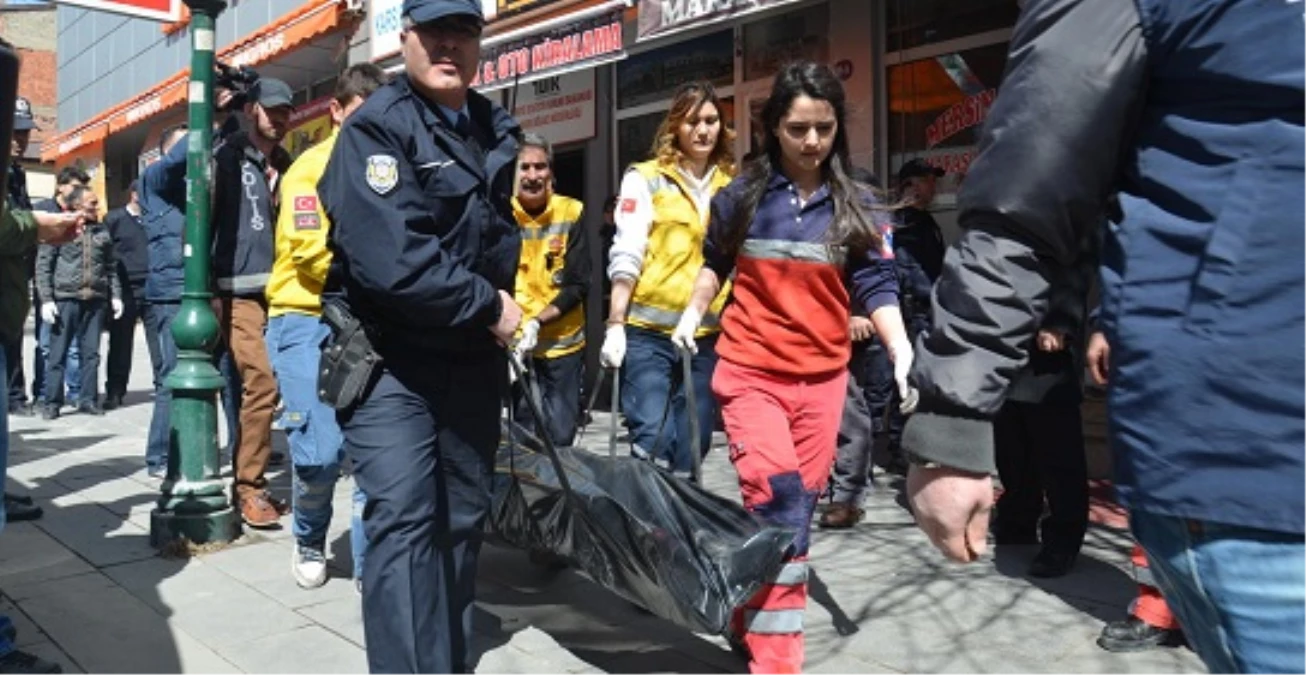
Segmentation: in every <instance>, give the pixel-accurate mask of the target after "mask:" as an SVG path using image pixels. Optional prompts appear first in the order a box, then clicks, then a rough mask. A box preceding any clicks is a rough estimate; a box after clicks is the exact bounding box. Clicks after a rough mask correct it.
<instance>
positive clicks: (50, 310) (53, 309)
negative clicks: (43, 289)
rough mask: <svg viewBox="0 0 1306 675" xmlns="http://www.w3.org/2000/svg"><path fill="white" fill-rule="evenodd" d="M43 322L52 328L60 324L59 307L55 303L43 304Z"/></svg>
mask: <svg viewBox="0 0 1306 675" xmlns="http://www.w3.org/2000/svg"><path fill="white" fill-rule="evenodd" d="M41 320H42V321H44V322H46V323H48V324H50V325H51V326H53V325H54V324H56V323H59V306H58V305H56V304H54V303H53V302H43V303H41Z"/></svg>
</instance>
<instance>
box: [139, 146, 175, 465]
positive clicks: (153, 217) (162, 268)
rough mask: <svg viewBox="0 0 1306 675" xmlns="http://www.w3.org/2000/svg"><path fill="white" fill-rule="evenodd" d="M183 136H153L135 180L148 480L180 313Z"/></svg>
mask: <svg viewBox="0 0 1306 675" xmlns="http://www.w3.org/2000/svg"><path fill="white" fill-rule="evenodd" d="M185 137H186V127H185V126H175V127H171V128H168V129H165V130H164V131H163V134H162V135H161V136H160V137H159V155H160V157H159V160H158V161H157V162H154V163H153V164H150V165H149V166H147V167H145V170H144V171H142V172H141V177H140V180H139V182H138V187H139V188H140V205H141V228H142V229H143V230H145V240H146V248H147V250H148V255H147V258H148V259H149V265H150V269H149V273H148V274H147V275H146V277H145V306H144V308H143V310H142V312H141V316H142V318H143V319H144V322H145V326H146V334H147V335H148V334H149V333H150V332H151V331H152V332H153V333H154V335H155V336H156V341H157V343H158V348H159V360H158V362H156V363H154V364H153V365H154V412H153V414H152V416H151V417H150V433H149V440H148V441H146V446H145V467H146V470H147V471H148V472H149V475H150V476H152V477H154V478H163V476H164V475H165V474H166V473H167V469H168V447H169V440H168V439H169V430H170V428H171V421H170V413H171V408H172V391H171V390H170V389H168V388H167V386H165V385H164V384H163V382H164V378H166V377H167V376H168V374H169V373H171V372H172V369H173V368H174V367H176V365H177V343H176V342H174V341H173V338H172V330H171V326H172V320H173V319H175V318H176V317H177V313H178V312H180V311H181V291H182V277H183V271H184V258H183V257H182V236H183V232H184V231H185V228H186V143H185V142H184V140H183V139H184V138H185Z"/></svg>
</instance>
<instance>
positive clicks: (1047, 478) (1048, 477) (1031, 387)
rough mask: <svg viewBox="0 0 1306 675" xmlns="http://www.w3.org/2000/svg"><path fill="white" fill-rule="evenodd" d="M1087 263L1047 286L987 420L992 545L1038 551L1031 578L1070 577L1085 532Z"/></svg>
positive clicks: (1085, 259)
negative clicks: (995, 492) (1021, 359)
mask: <svg viewBox="0 0 1306 675" xmlns="http://www.w3.org/2000/svg"><path fill="white" fill-rule="evenodd" d="M1094 260H1095V259H1094V257H1093V255H1092V253H1091V251H1087V250H1086V251H1085V253H1084V254H1083V255H1082V260H1081V262H1080V264H1078V265H1077V266H1076V267H1074V268H1067V269H1066V270H1064V271H1065V274H1063V275H1062V276H1061V278H1059V279H1058V280H1057V281H1055V282H1054V283H1053V284H1052V288H1051V290H1050V295H1049V298H1048V311H1047V314H1046V315H1044V317H1043V322H1042V324H1041V325H1040V326H1039V329H1038V333H1037V334H1036V335H1035V336H1034V341H1033V344H1032V345H1029V346H1027V347H1026V350H1027V351H1028V352H1029V362H1028V363H1026V364H1025V367H1024V368H1022V369H1021V371H1020V372H1019V373H1017V374H1016V376H1015V378H1014V379H1013V380H1012V383H1011V389H1010V390H1009V391H1008V392H1007V399H1006V402H1005V403H1003V404H1002V409H1001V410H1000V411H999V412H998V415H997V417H996V418H995V419H994V420H993V444H994V451H995V454H996V460H997V467H998V477H999V478H1001V479H1002V490H1003V491H1002V496H1001V497H1000V498H999V499H998V504H997V516H996V518H995V521H994V528H993V529H994V531H995V534H996V537H995V543H996V544H997V545H999V546H1002V545H1004V544H1041V545H1042V547H1041V548H1040V549H1039V552H1038V555H1036V556H1035V557H1034V561H1033V563H1032V564H1031V565H1030V567H1029V575H1030V576H1032V577H1039V578H1052V577H1059V576H1064V575H1065V574H1066V573H1067V572H1069V571H1070V568H1071V567H1072V566H1073V565H1074V563H1075V559H1076V558H1077V557H1078V556H1079V549H1080V548H1081V547H1082V546H1083V544H1084V534H1085V533H1086V532H1087V531H1088V457H1087V455H1086V454H1085V452H1084V422H1083V417H1082V415H1081V414H1080V404H1081V403H1083V400H1084V397H1083V383H1082V382H1081V377H1082V374H1083V371H1084V342H1085V339H1086V336H1085V335H1084V326H1085V324H1086V323H1087V322H1086V320H1085V312H1086V304H1087V302H1088V288H1089V285H1090V283H1091V279H1092V274H1093V265H1094V264H1095V263H1094ZM1045 503H1046V505H1047V516H1046V517H1044V504H1045Z"/></svg>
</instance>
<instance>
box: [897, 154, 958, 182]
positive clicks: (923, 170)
mask: <svg viewBox="0 0 1306 675" xmlns="http://www.w3.org/2000/svg"><path fill="white" fill-rule="evenodd" d="M945 173H947V172H946V171H944V170H943V169H940V168H939V167H937V166H932V165H931V164H930V163H929V162H926V161H925V160H923V159H921V158H919V157H917V158H916V159H913V160H909V161H908V162H907V163H906V164H903V165H902V168H901V169H898V182H899V183H901V182H903V181H905V180H907V179H909V178H919V177H921V176H934V177H935V178H942V177H943V174H945Z"/></svg>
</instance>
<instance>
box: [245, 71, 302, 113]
mask: <svg viewBox="0 0 1306 675" xmlns="http://www.w3.org/2000/svg"><path fill="white" fill-rule="evenodd" d="M294 95H295V94H294V92H293V91H291V90H290V85H288V84H286V83H285V82H282V81H281V80H278V79H276V78H275V77H261V78H259V81H258V82H256V83H254V87H253V89H252V90H251V91H250V93H249V98H250V100H252V101H254V102H255V103H258V104H259V105H261V106H263V107H264V108H276V107H278V106H283V105H294V104H293V103H291V100H292V99H293V98H294Z"/></svg>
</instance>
